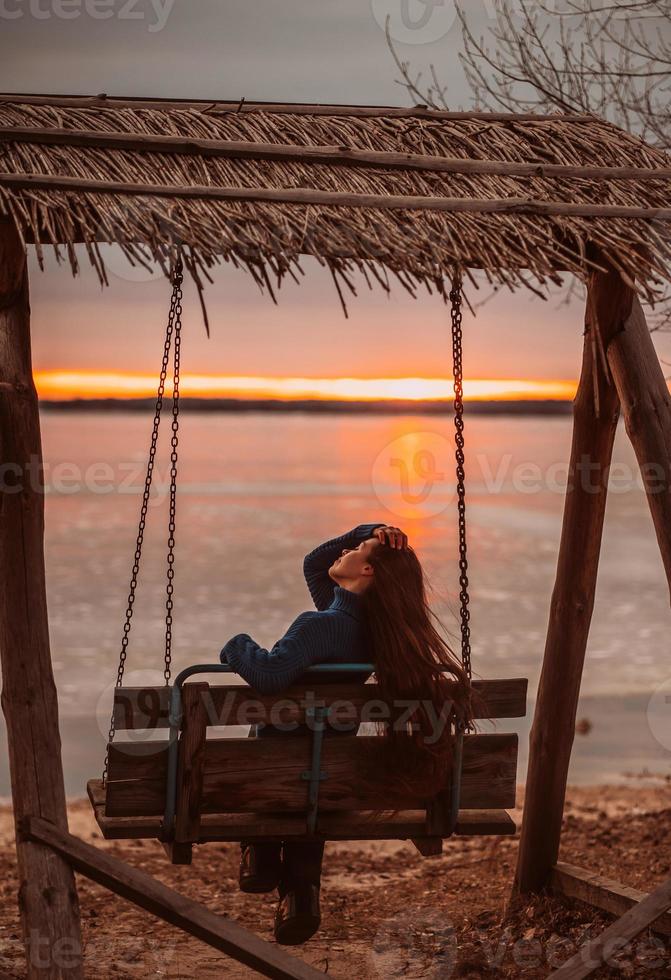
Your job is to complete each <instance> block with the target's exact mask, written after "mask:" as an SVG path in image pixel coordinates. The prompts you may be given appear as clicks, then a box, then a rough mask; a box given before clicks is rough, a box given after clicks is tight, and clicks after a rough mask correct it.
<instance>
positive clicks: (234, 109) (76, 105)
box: [0, 92, 603, 124]
mask: <svg viewBox="0 0 671 980" xmlns="http://www.w3.org/2000/svg"><path fill="white" fill-rule="evenodd" d="M2 103H8V104H10V105H13V104H18V105H45V106H46V105H48V106H57V107H59V108H63V109H67V108H71V109H124V108H127V109H157V110H163V111H167V110H169V109H197V110H200V111H201V112H206V113H207V112H210V113H211V114H212V115H217V114H218V113H223V114H227V113H239V112H242V113H249V112H270V113H277V114H280V115H285V114H290V115H297V116H352V117H353V118H358V119H374V118H376V117H378V116H381V117H384V118H392V119H414V118H419V119H445V120H449V119H476V120H477V119H482V120H484V121H487V122H537V123H546V122H550V123H556V122H557V121H558V120H559V121H561V120H564V121H567V122H575V123H591V124H594V123H595V122H603V120H601V119H599V118H598V117H597V116H593V115H586V114H582V115H578V114H572V113H566V114H563V113H553V114H552V115H547V116H543V115H540V114H539V113H537V112H528V113H514V112H482V111H480V112H478V111H476V110H473V111H471V112H469V111H465V112H464V111H462V112H454V111H449V110H444V109H429V108H427V107H426V106H413V107H410V108H408V107H399V106H369V105H340V104H333V105H331V104H328V103H322V102H317V103H314V104H309V103H304V102H296V103H293V102H247V101H246V100H245V99H217V100H196V101H194V100H193V99H142V98H136V99H132V98H114V97H110V96H108V95H106V94H102V95H36V94H35V93H23V94H21V93H15V92H6V93H3V94H0V104H2Z"/></svg>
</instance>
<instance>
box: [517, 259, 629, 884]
mask: <svg viewBox="0 0 671 980" xmlns="http://www.w3.org/2000/svg"><path fill="white" fill-rule="evenodd" d="M609 287H610V283H609V281H608V279H607V277H605V276H603V275H601V276H597V277H595V278H594V279H593V280H592V282H591V284H590V291H589V296H588V308H587V313H586V317H585V342H584V349H583V362H582V372H581V376H580V384H579V387H578V393H577V395H576V399H575V402H574V407H573V413H574V421H573V442H572V446H571V458H570V462H569V474H568V487H567V493H566V500H565V504H564V519H563V525H562V532H561V542H560V546H559V555H558V560H557V573H556V579H555V586H554V591H553V593H552V601H551V604H550V617H549V624H548V631H547V638H546V641H545V653H544V656H543V667H542V670H541V676H540V681H539V685H538V695H537V698H536V707H535V712H534V719H533V724H532V727H531V733H530V736H529V767H528V773H527V782H526V791H525V803H524V816H523V821H522V831H521V837H520V849H519V854H518V860H517V871H516V874H515V881H514V884H513V897H514V896H516V895H517V894H519V893H525V892H536V891H540V890H541V889H542V888H543V887H544V885H545V884H546V882H547V880H548V878H549V875H550V872H551V870H552V867H553V866H554V865H555V864H556V861H557V856H558V853H559V839H560V835H561V823H562V813H563V809H564V798H565V793H566V779H567V775H568V768H569V763H570V758H571V747H572V745H573V738H574V735H575V718H576V711H577V706H578V696H579V693H580V681H581V678H582V669H583V663H584V659H585V649H586V646H587V638H588V634H589V627H590V622H591V619H592V610H593V607H594V592H595V588H596V579H597V569H598V565H599V553H600V550H601V536H602V531H603V519H604V513H605V509H606V495H607V487H608V471H609V466H610V461H611V456H612V451H613V441H614V439H615V431H616V428H617V420H618V415H619V402H618V397H617V392H616V391H615V388H614V387H613V386H612V385H609V384H608V381H607V379H606V378H605V376H604V371H603V369H600V368H599V355H598V349H599V345H598V335H597V329H596V324H595V322H594V318H593V316H592V313H591V306H592V303H593V302H597V303H601V302H602V292H603V291H604V290H607V289H609ZM618 323H619V320H618V318H617V316H616V315H615V313H614V314H613V316H612V318H611V320H610V321H606V320H605V319H604V320H603V321H602V322H600V328H601V339H602V340H603V341H604V343H605V342H606V341H607V340H608V339H609V337H610V335H611V333H612V332H613V331H614V330H616V329H617V326H618Z"/></svg>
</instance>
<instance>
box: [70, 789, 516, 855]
mask: <svg viewBox="0 0 671 980" xmlns="http://www.w3.org/2000/svg"><path fill="white" fill-rule="evenodd" d="M87 789H88V794H89V798H90V799H91V802H92V804H93V806H94V810H95V814H96V820H97V822H98V824H99V826H100V829H101V831H102V833H103V836H104V837H105V838H106V839H107V840H126V839H147V840H148V839H152V838H155V837H157V836H158V834H159V832H160V828H161V818H160V817H159V816H149V817H108V816H106V814H105V809H104V807H105V792H104V790H103V787H102V783H101V782H100V780H91V781H90V782H89V784H88V786H87ZM317 829H318V836H320V838H321V839H324V840H407V839H411V838H417V839H422V838H423V837H424V835H425V832H426V813H425V811H424V810H402V811H400V812H398V813H396V814H394V815H393V816H391V815H388V814H385V813H384V812H383V811H382V812H381V811H368V812H365V811H354V812H350V813H347V812H342V813H320V814H319V817H318V821H317ZM515 832H516V827H515V823H514V821H513V820H512V818H511V817H510V815H509V814H508V813H507V812H506V811H505V810H460V811H459V817H458V820H457V825H456V830H455V833H456V834H457V835H459V836H464V837H476V836H477V837H479V836H484V835H506V836H510V835H513V834H514V833H515ZM284 838H291V839H292V840H293V839H300V840H308V839H309V838H308V837H307V836H306V834H305V817H304V816H303V815H302V814H286V813H282V814H268V813H244V814H243V813H208V814H204V815H203V817H202V818H201V827H200V842H201V843H205V842H207V841H221V842H224V841H240V840H266V839H276V840H282V839H284Z"/></svg>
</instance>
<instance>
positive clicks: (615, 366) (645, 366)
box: [596, 272, 671, 590]
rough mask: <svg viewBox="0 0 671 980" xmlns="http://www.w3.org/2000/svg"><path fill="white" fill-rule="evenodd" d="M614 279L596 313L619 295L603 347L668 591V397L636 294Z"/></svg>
mask: <svg viewBox="0 0 671 980" xmlns="http://www.w3.org/2000/svg"><path fill="white" fill-rule="evenodd" d="M616 279H617V274H616V273H615V272H612V273H610V275H609V281H610V283H611V289H610V290H609V291H608V293H604V292H603V291H601V293H600V294H599V295H601V296H602V300H603V301H602V303H600V304H599V305H598V307H597V310H596V313H597V316H598V317H599V319H600V320H602V319H603V320H606V321H607V320H608V318H609V317H610V316H611V315H612V314H611V310H612V308H613V303H614V300H613V297H618V296H619V297H620V299H619V300H618V306H619V310H620V316H619V321H618V330H617V332H616V333H615V334H614V336H613V337H612V339H611V340H610V342H609V343H608V345H607V357H608V365H609V367H610V370H611V371H612V374H613V380H614V382H615V387H616V389H617V392H618V395H619V396H620V402H621V404H622V414H623V415H624V423H625V428H626V430H627V434H628V435H629V439H630V440H631V444H632V446H633V447H634V451H635V453H636V458H637V460H638V463H639V466H640V469H641V474H642V476H643V483H644V486H645V491H646V495H647V498H648V505H649V507H650V513H651V514H652V519H653V523H654V526H655V532H656V535H657V543H658V545H659V550H660V552H661V555H662V562H663V564H664V569H665V571H666V578H667V582H668V585H669V589H670V590H671V395H669V388H668V385H667V383H666V380H665V378H664V373H663V371H662V368H661V365H660V363H659V358H658V357H657V352H656V351H655V347H654V344H653V342H652V337H651V336H650V331H649V329H648V326H647V324H646V322H645V315H644V313H643V309H642V307H641V304H640V302H639V300H638V297H637V296H635V294H634V292H633V290H631V289H628V287H626V286H624V285H621V286H619V285H618V283H617V282H616Z"/></svg>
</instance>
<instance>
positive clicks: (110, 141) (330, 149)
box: [0, 126, 671, 180]
mask: <svg viewBox="0 0 671 980" xmlns="http://www.w3.org/2000/svg"><path fill="white" fill-rule="evenodd" d="M5 140H6V141H7V142H10V143H28V144H36V145H41V146H75V147H84V148H87V149H103V150H129V151H132V152H135V153H172V154H176V155H188V156H198V157H207V158H224V159H231V160H273V161H278V162H290V163H291V162H293V163H300V164H305V163H308V164H309V163H318V164H328V165H348V166H362V167H382V168H384V169H386V170H428V171H431V172H433V173H451V174H484V175H493V176H502V177H544V178H567V177H568V178H580V179H585V180H649V179H652V180H669V179H671V167H660V168H656V169H653V168H651V167H579V166H578V167H576V166H568V165H564V164H555V163H545V162H542V161H539V162H537V163H511V162H510V161H506V160H473V159H469V158H466V159H464V158H461V157H444V156H431V155H429V154H425V153H393V152H388V151H374V150H360V149H355V148H353V147H350V146H297V145H295V144H284V143H257V142H251V141H248V140H221V139H194V138H190V137H182V136H154V135H147V134H146V133H120V132H98V131H92V130H77V129H58V128H33V127H29V126H0V141H5Z"/></svg>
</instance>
